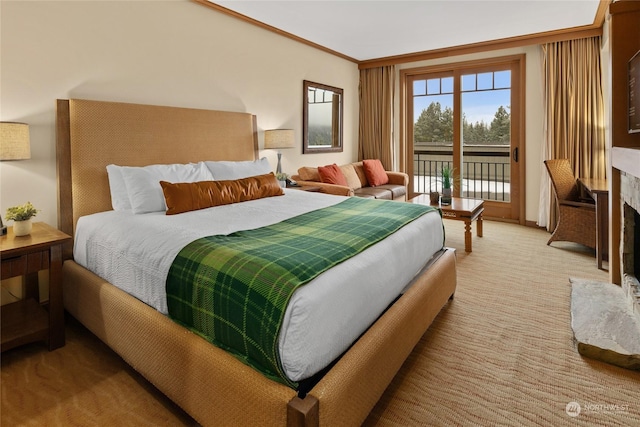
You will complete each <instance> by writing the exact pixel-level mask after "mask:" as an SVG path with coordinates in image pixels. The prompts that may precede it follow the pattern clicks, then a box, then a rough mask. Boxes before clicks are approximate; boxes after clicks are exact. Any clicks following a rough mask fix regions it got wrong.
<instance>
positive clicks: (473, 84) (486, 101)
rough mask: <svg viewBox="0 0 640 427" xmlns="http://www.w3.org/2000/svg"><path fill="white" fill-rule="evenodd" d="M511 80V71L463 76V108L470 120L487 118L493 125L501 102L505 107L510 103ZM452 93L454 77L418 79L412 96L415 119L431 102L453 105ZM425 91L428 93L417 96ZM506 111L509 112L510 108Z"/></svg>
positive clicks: (470, 121)
mask: <svg viewBox="0 0 640 427" xmlns="http://www.w3.org/2000/svg"><path fill="white" fill-rule="evenodd" d="M476 77H477V78H476ZM492 77H493V79H492ZM510 81H511V73H510V71H499V72H495V73H482V74H469V75H464V76H462V90H463V93H462V111H463V112H464V115H465V117H466V119H467V121H468V122H469V123H476V122H480V121H484V122H485V123H486V124H490V123H491V121H492V120H493V117H494V115H495V113H496V111H497V110H498V107H500V106H501V105H502V106H503V107H505V108H507V107H509V106H510V105H511V100H510V97H511V90H510V89H508V88H509V87H510ZM505 88H506V89H505ZM491 89H493V90H491ZM452 92H453V77H445V78H442V79H430V80H422V81H416V82H415V84H414V98H413V99H414V105H413V113H414V121H415V120H417V119H418V117H420V114H421V113H422V110H424V109H425V108H427V107H428V106H429V104H431V102H440V105H441V106H442V109H443V110H444V109H445V108H446V107H449V108H453V93H452ZM425 93H426V94H427V95H426V96H415V95H416V94H425ZM431 94H433V95H431ZM507 111H509V109H508V108H507Z"/></svg>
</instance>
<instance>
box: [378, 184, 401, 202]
mask: <svg viewBox="0 0 640 427" xmlns="http://www.w3.org/2000/svg"><path fill="white" fill-rule="evenodd" d="M376 188H384V189H386V190H389V191H391V194H392V195H393V200H396V199H401V198H402V197H403V196H406V195H407V187H405V186H404V185H397V184H384V185H380V186H378V187H376Z"/></svg>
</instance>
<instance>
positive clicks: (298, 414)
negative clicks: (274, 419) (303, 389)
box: [287, 394, 320, 427]
mask: <svg viewBox="0 0 640 427" xmlns="http://www.w3.org/2000/svg"><path fill="white" fill-rule="evenodd" d="M319 404H320V402H319V401H318V399H317V398H316V397H314V396H312V395H310V394H309V395H307V397H305V398H304V399H300V398H299V397H298V396H296V397H294V398H293V399H291V400H290V401H289V403H288V404H287V427H318V426H319V425H320V410H319Z"/></svg>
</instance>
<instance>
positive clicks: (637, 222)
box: [620, 165, 640, 322]
mask: <svg viewBox="0 0 640 427" xmlns="http://www.w3.org/2000/svg"><path fill="white" fill-rule="evenodd" d="M638 167H640V165H638ZM638 175H639V176H640V173H639V174H638ZM620 203H621V204H622V209H621V214H622V219H621V234H622V236H621V239H620V261H621V262H620V264H621V266H620V270H621V271H620V273H621V278H622V289H623V290H624V292H625V295H626V296H627V300H628V303H629V307H630V309H631V310H632V312H633V314H634V315H635V316H636V318H637V319H638V321H639V322H640V282H639V281H638V277H639V276H638V271H640V259H639V258H640V247H638V241H639V240H640V239H639V236H640V178H639V177H638V176H634V175H632V174H631V173H629V172H625V171H621V172H620Z"/></svg>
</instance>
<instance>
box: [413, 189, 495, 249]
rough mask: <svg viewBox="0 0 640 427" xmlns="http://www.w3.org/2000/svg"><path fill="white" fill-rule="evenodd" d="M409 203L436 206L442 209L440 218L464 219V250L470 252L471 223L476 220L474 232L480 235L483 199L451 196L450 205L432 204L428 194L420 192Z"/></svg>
mask: <svg viewBox="0 0 640 427" xmlns="http://www.w3.org/2000/svg"><path fill="white" fill-rule="evenodd" d="M409 202H410V203H418V204H421V205H429V206H433V207H437V208H438V209H440V210H441V211H442V218H446V219H456V220H458V221H464V224H465V226H464V250H465V252H471V251H472V247H471V223H472V222H473V221H476V233H477V234H478V237H482V213H483V212H484V200H480V199H469V198H466V197H452V198H451V204H450V205H442V204H440V205H432V204H431V203H430V200H429V195H428V194H420V195H418V196H416V197H414V198H413V199H411V200H409Z"/></svg>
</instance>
